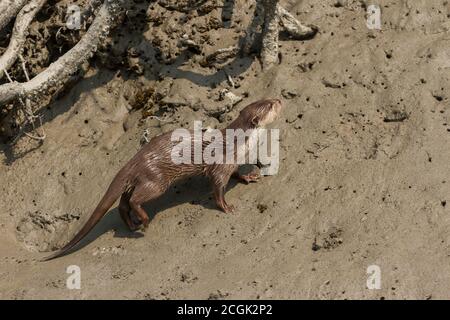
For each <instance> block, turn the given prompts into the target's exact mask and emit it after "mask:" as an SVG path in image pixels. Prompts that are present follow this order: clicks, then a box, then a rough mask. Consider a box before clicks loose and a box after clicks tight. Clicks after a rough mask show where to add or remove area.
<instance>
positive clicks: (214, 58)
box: [200, 46, 239, 67]
mask: <svg viewBox="0 0 450 320" xmlns="http://www.w3.org/2000/svg"><path fill="white" fill-rule="evenodd" d="M238 52H239V48H238V47H237V46H231V47H228V48H223V49H219V50H217V51H215V52H213V53H211V54H210V55H208V56H206V57H205V59H204V60H203V61H201V62H200V64H201V66H202V67H212V66H217V65H220V64H223V63H225V62H226V61H227V60H228V59H230V58H232V57H235V56H236V54H237V53H238Z"/></svg>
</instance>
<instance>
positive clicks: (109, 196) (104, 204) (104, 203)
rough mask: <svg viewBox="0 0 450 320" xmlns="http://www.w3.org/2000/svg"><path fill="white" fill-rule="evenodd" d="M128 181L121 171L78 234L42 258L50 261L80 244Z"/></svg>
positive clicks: (123, 189)
mask: <svg viewBox="0 0 450 320" xmlns="http://www.w3.org/2000/svg"><path fill="white" fill-rule="evenodd" d="M125 189H126V183H125V181H124V179H123V177H122V174H121V173H119V174H117V176H116V177H115V178H114V180H113V181H112V182H111V185H110V186H109V188H108V191H106V193H105V195H104V196H103V198H102V200H100V203H99V204H98V205H97V208H95V210H94V213H93V214H92V215H91V217H90V218H89V219H88V221H87V222H86V224H85V225H84V226H83V228H81V230H80V231H79V232H78V233H77V234H76V236H75V237H74V238H73V239H72V240H71V241H70V242H69V243H68V244H66V245H65V246H64V247H63V248H61V249H60V250H58V251H56V252H55V253H53V254H51V255H50V256H48V257H45V258H43V259H42V261H48V260H52V259H55V258H58V257H60V256H63V255H65V254H66V253H67V252H68V251H69V250H70V249H72V248H73V247H74V246H76V245H77V244H78V242H80V241H81V240H82V239H83V238H84V237H85V236H86V235H87V234H88V233H89V231H91V230H92V228H93V227H94V226H95V225H96V224H97V223H98V222H99V221H100V219H101V218H103V216H104V215H105V214H106V213H107V212H108V210H109V208H111V206H112V205H113V204H114V202H115V201H116V200H117V198H119V196H120V195H121V194H122V193H123V192H124V191H125Z"/></svg>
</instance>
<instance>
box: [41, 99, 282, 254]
mask: <svg viewBox="0 0 450 320" xmlns="http://www.w3.org/2000/svg"><path fill="white" fill-rule="evenodd" d="M281 109H282V103H281V100H279V99H265V100H259V101H256V102H253V103H252V104H250V105H248V106H246V107H245V108H244V109H242V111H241V112H240V113H239V116H238V117H237V118H236V119H235V120H234V121H233V122H232V123H231V124H230V125H229V126H228V127H226V128H225V129H222V130H221V132H222V133H223V134H224V135H225V136H226V132H227V131H226V130H227V129H235V130H237V129H242V130H244V131H247V130H252V129H257V128H261V127H264V126H265V125H267V124H269V123H271V122H273V121H274V120H275V119H276V118H277V117H278V115H279V114H280V113H281ZM172 133H173V131H170V132H167V133H164V134H161V135H159V136H156V137H154V138H152V139H151V140H150V141H149V142H148V143H147V144H145V145H144V146H143V147H142V148H141V149H140V150H139V151H138V152H137V153H136V155H135V156H134V157H133V158H132V159H131V160H129V161H128V162H127V163H126V164H125V165H124V166H123V168H122V169H120V171H119V172H118V173H117V175H116V176H115V177H114V179H113V180H112V182H111V184H110V186H109V188H108V190H107V191H106V193H105V195H104V196H103V198H102V199H101V200H100V203H99V204H98V205H97V207H96V208H95V210H94V212H93V213H92V215H91V216H90V217H89V219H88V220H87V222H86V223H85V225H84V226H83V227H82V228H81V230H80V231H79V232H78V233H77V234H76V235H75V237H74V238H73V239H72V240H71V241H70V242H69V243H67V244H66V245H65V246H64V247H63V248H61V249H60V250H58V251H56V252H55V253H53V254H52V255H50V256H48V257H45V258H44V259H43V261H47V260H51V259H54V258H57V257H60V256H62V255H65V254H67V253H68V251H69V250H71V249H72V248H73V247H74V246H75V245H77V244H78V243H79V242H80V241H81V240H82V239H83V238H84V237H85V236H86V235H87V234H88V233H89V231H91V229H92V228H93V227H94V226H95V225H96V224H97V223H98V222H99V221H100V219H101V218H102V217H103V216H104V215H105V214H106V213H107V212H108V210H109V209H110V207H111V206H112V205H113V204H114V202H115V201H116V200H117V199H118V198H119V197H120V202H119V214H120V216H121V218H122V220H123V221H124V222H125V224H126V225H127V226H128V228H129V229H130V230H132V231H135V230H136V229H137V228H138V225H137V224H136V223H135V221H134V220H135V219H133V217H136V218H137V219H138V220H139V222H140V224H142V226H143V229H144V231H145V229H146V228H147V227H148V224H149V222H150V219H149V217H148V215H147V213H146V212H145V211H144V209H143V208H142V205H143V204H144V203H147V202H149V201H151V200H154V199H156V198H158V197H159V196H161V195H162V194H164V193H165V192H166V190H167V189H168V188H169V187H170V186H171V185H172V184H174V183H175V182H177V181H179V180H181V179H185V178H188V177H193V176H201V175H202V176H206V177H208V178H209V179H210V181H211V183H212V189H213V194H214V199H215V202H216V204H217V206H218V207H219V208H220V209H221V210H222V211H224V212H225V213H230V212H232V211H233V210H234V207H233V206H232V205H229V204H228V203H227V202H226V201H225V197H224V195H225V189H226V186H227V184H228V181H229V180H230V178H231V177H232V176H234V177H236V178H237V179H239V180H240V181H243V182H245V183H250V182H255V181H258V180H259V178H260V175H259V173H254V172H252V173H250V174H247V175H241V174H239V172H238V167H239V165H238V164H236V163H228V162H227V163H213V164H207V163H204V162H202V163H180V164H175V163H174V161H173V158H172V150H173V148H174V147H175V146H176V142H174V141H172V139H171V137H172ZM193 140H194V139H193ZM192 143H194V142H193V141H192ZM206 146H207V143H205V142H202V144H201V147H202V148H203V150H204V148H205V147H206ZM238 147H239V146H238ZM234 152H235V153H236V147H234ZM132 211H133V213H134V215H133V216H132V215H131V212H132Z"/></svg>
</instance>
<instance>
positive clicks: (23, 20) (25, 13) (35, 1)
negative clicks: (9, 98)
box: [0, 0, 47, 79]
mask: <svg viewBox="0 0 450 320" xmlns="http://www.w3.org/2000/svg"><path fill="white" fill-rule="evenodd" d="M46 1H47V0H32V1H31V2H29V3H28V4H27V5H25V6H24V7H23V8H22V10H20V12H19V14H18V15H17V18H16V22H15V23H14V29H13V32H12V35H11V39H10V42H9V46H8V48H7V49H6V51H5V53H4V54H3V56H1V57H0V79H1V78H2V77H3V74H4V72H3V70H8V69H9V68H10V67H11V66H12V65H13V64H14V62H16V60H17V58H18V57H19V55H20V54H21V51H22V48H23V45H24V44H25V40H26V37H27V35H28V27H29V25H30V23H31V21H32V20H33V19H34V17H35V15H36V14H37V13H38V11H39V10H40V9H41V8H42V6H43V5H44V4H45V2H46Z"/></svg>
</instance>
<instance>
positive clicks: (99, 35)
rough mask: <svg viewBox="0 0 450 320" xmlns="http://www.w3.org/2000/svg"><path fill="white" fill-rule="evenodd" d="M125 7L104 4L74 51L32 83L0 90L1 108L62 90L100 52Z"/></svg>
mask: <svg viewBox="0 0 450 320" xmlns="http://www.w3.org/2000/svg"><path fill="white" fill-rule="evenodd" d="M123 7H124V0H105V1H104V3H103V5H102V6H101V8H100V10H99V12H98V14H97V16H96V17H95V19H94V21H93V22H92V25H91V26H90V27H89V29H88V31H87V32H86V34H85V35H84V36H83V37H82V38H81V40H80V41H79V42H78V43H77V44H76V45H75V46H74V47H73V48H72V49H70V50H69V51H68V52H66V53H65V54H64V55H63V56H61V57H60V58H59V59H58V60H57V61H56V62H54V63H52V64H51V65H50V66H49V67H48V68H47V69H46V70H45V71H43V72H41V73H40V74H38V75H37V76H35V77H34V78H32V79H31V80H30V81H28V82H24V83H19V82H14V83H7V84H4V85H2V86H0V105H4V104H6V103H8V102H11V101H13V100H17V99H20V98H24V97H25V98H28V99H31V100H37V98H38V96H39V95H41V94H47V93H51V92H54V91H55V90H56V89H58V88H60V87H62V86H63V85H64V84H65V83H66V82H67V81H68V80H69V79H70V77H71V76H72V75H73V74H74V73H75V72H76V71H77V70H78V69H79V67H80V66H81V65H82V64H83V63H84V62H85V61H87V60H88V59H89V58H90V57H92V55H93V54H94V53H95V52H96V51H97V48H98V46H99V45H100V44H101V43H102V42H103V41H104V39H105V38H106V36H107V35H108V34H109V31H110V29H111V28H112V27H113V26H114V25H115V23H116V22H117V18H118V16H119V14H120V12H122V9H123Z"/></svg>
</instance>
